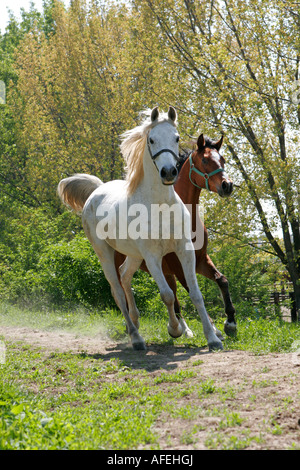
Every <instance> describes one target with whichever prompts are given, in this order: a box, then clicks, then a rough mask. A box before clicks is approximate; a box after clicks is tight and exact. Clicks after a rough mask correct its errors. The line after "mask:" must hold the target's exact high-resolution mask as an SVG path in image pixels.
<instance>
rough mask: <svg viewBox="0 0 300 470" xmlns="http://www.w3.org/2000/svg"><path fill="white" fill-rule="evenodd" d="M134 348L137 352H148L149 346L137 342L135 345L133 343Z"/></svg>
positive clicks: (142, 342)
mask: <svg viewBox="0 0 300 470" xmlns="http://www.w3.org/2000/svg"><path fill="white" fill-rule="evenodd" d="M132 347H133V349H134V350H135V351H146V349H147V346H146V344H145V343H144V341H137V342H135V343H132Z"/></svg>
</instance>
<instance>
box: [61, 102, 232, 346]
mask: <svg viewBox="0 0 300 470" xmlns="http://www.w3.org/2000/svg"><path fill="white" fill-rule="evenodd" d="M176 121H177V115H176V111H175V109H174V108H173V107H170V108H169V111H168V113H165V114H164V113H159V111H158V108H157V107H155V108H154V109H153V110H152V111H151V112H148V113H147V115H146V118H145V119H144V121H143V122H142V124H141V125H139V126H137V127H135V128H134V129H132V130H129V131H127V132H125V133H124V134H123V135H122V136H121V138H122V143H121V152H122V154H123V157H124V159H125V161H126V163H127V167H126V170H127V173H126V179H125V180H115V181H111V182H108V183H102V182H101V181H100V180H99V179H98V178H96V177H94V176H90V175H85V174H79V175H74V176H71V177H69V178H65V179H63V180H61V181H60V183H59V185H58V194H59V196H60V198H61V200H62V201H63V203H64V204H65V205H67V206H70V207H71V208H73V209H74V210H75V211H76V212H79V211H81V210H82V224H83V228H84V231H85V233H86V235H87V237H88V239H89V241H90V242H91V244H92V246H93V248H94V250H95V252H96V254H97V256H98V258H99V260H100V263H101V265H102V268H103V271H104V274H105V276H106V278H107V280H108V281H109V283H110V286H111V290H112V294H113V296H114V299H115V301H116V303H117V305H118V307H119V308H120V310H121V311H122V313H123V315H124V317H125V320H126V324H127V331H128V333H129V336H130V339H131V343H132V346H133V348H134V349H137V350H138V349H146V346H145V342H144V340H143V338H142V337H141V335H140V334H139V331H138V328H139V321H138V311H137V309H136V306H135V302H134V298H133V294H132V291H131V280H132V277H133V275H134V273H135V272H136V271H137V270H138V269H139V267H140V265H141V263H142V260H145V262H146V265H147V268H148V270H149V272H150V273H151V275H152V277H153V278H154V279H155V281H156V283H157V285H158V287H159V290H160V294H161V298H162V300H163V302H164V303H165V305H166V307H167V309H168V313H169V324H168V331H169V333H170V335H171V336H173V337H179V336H181V334H182V333H183V329H184V327H185V326H186V325H185V322H184V321H183V322H182V321H181V322H180V321H179V320H178V318H177V316H176V314H175V311H174V294H173V292H172V290H171V288H170V287H169V285H168V284H167V282H166V279H165V277H164V274H163V271H162V258H163V256H164V255H166V254H167V253H170V252H175V253H176V255H177V257H178V259H179V261H180V262H181V265H182V268H183V272H184V275H185V279H186V282H187V285H188V287H189V295H190V297H191V300H192V302H193V304H194V305H195V307H196V308H197V311H198V313H199V315H200V319H201V321H202V325H203V331H204V334H205V337H206V339H207V342H208V346H209V349H210V350H218V349H223V346H222V342H221V341H220V339H219V338H218V337H217V336H216V334H215V331H214V328H213V326H212V324H211V322H210V320H209V317H208V315H207V312H206V309H205V306H204V301H203V297H202V294H201V292H200V290H199V287H198V284H197V278H196V275H195V253H194V249H193V244H192V241H191V235H190V230H188V234H186V233H185V232H186V230H185V227H184V224H185V222H186V221H187V220H190V219H189V217H190V214H189V212H188V210H187V208H186V207H185V205H184V204H183V202H182V201H181V199H180V198H179V196H178V195H177V194H176V193H175V191H174V187H173V184H174V183H175V181H176V178H177V174H178V173H177V163H178V141H179V134H178V131H177V126H176ZM173 205H175V206H176V208H177V209H178V208H179V212H180V214H181V218H180V224H182V231H181V233H182V237H176V236H175V231H176V230H178V220H177V222H176V224H175V223H173V226H172V223H171V224H170V227H169V228H170V232H169V236H168V237H162V236H160V237H157V236H155V237H151V236H149V234H150V233H152V232H151V230H153V226H155V224H157V219H156V220H154V216H153V213H152V208H153V207H157V206H159V207H160V209H161V210H162V220H164V217H165V216H166V218H167V217H169V216H170V207H175V206H173ZM141 208H142V209H143V211H142V212H143V213H144V214H146V216H147V218H146V219H143V222H142V223H144V225H143V227H142V230H141V231H140V236H136V234H135V233H134V234H133V235H130V229H132V226H131V227H130V223H129V220H131V223H132V216H134V215H136V213H137V211H138V210H139V211H140V212H141ZM126 211H127V213H126ZM104 214H106V217H104ZM140 220H141V219H139V221H140ZM133 222H134V223H135V225H134V227H135V228H137V226H138V224H137V223H136V220H133ZM173 222H174V220H173ZM161 225H162V224H161V222H160V223H159V227H158V229H162V226H161ZM175 225H176V227H175ZM108 226H110V229H109V230H107V228H108ZM140 228H141V227H140ZM156 228H157V227H156ZM131 232H132V230H131ZM115 250H117V251H118V252H120V253H123V254H125V255H126V256H127V258H126V260H125V261H124V263H123V265H122V266H121V267H120V278H119V276H118V273H117V271H116V268H115V263H114V252H115ZM119 279H120V280H119Z"/></svg>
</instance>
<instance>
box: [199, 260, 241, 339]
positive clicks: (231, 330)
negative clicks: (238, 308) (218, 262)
mask: <svg viewBox="0 0 300 470" xmlns="http://www.w3.org/2000/svg"><path fill="white" fill-rule="evenodd" d="M196 271H197V273H198V274H202V275H203V276H205V277H207V278H208V279H212V280H213V281H215V282H216V283H217V284H218V286H219V289H220V291H221V294H222V297H223V301H224V306H225V313H226V316H227V320H226V322H225V325H224V331H225V333H226V334H227V335H232V334H235V333H236V321H235V308H234V306H233V304H232V300H231V297H230V293H229V283H228V280H227V279H226V277H225V276H224V275H223V274H222V273H220V272H219V271H218V270H217V268H216V267H215V265H214V264H213V262H212V260H211V259H210V257H209V256H208V255H206V256H205V257H204V258H203V259H201V261H200V262H198V263H197V266H196Z"/></svg>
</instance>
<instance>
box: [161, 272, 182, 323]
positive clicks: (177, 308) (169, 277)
mask: <svg viewBox="0 0 300 470" xmlns="http://www.w3.org/2000/svg"><path fill="white" fill-rule="evenodd" d="M165 278H166V281H167V283H168V284H169V286H170V287H171V289H172V291H173V294H174V297H175V302H174V310H175V313H176V316H177V318H178V319H180V318H182V315H181V311H180V303H179V300H178V298H177V295H176V293H177V283H176V278H175V276H174V274H165Z"/></svg>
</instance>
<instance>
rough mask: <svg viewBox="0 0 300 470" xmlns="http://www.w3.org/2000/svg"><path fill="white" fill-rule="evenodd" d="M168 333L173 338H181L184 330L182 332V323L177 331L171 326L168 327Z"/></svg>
mask: <svg viewBox="0 0 300 470" xmlns="http://www.w3.org/2000/svg"><path fill="white" fill-rule="evenodd" d="M168 333H169V335H170V336H171V338H179V337H180V336H182V333H183V330H182V326H181V324H180V323H179V324H178V328H177V329H176V330H175V329H174V328H172V327H171V326H170V325H168Z"/></svg>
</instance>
